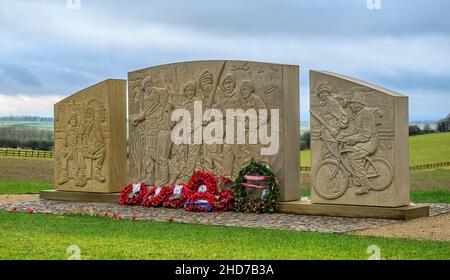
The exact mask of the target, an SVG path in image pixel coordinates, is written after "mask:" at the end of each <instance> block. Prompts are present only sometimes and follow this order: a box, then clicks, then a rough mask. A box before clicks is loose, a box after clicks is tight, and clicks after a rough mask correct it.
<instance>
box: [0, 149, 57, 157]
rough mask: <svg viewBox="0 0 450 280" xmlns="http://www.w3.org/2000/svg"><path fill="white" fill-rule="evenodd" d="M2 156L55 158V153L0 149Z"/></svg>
mask: <svg viewBox="0 0 450 280" xmlns="http://www.w3.org/2000/svg"><path fill="white" fill-rule="evenodd" d="M0 156H4V157H24V158H53V157H54V153H53V151H32V150H20V149H14V150H13V149H0Z"/></svg>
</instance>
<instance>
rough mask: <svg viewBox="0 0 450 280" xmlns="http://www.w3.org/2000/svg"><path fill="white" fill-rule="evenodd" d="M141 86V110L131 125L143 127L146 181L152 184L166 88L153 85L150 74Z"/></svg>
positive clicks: (165, 101)
mask: <svg viewBox="0 0 450 280" xmlns="http://www.w3.org/2000/svg"><path fill="white" fill-rule="evenodd" d="M141 88H142V90H143V91H144V97H143V101H142V111H141V112H140V113H139V114H138V116H137V117H136V118H135V119H134V120H133V125H134V126H138V125H139V124H140V123H141V122H142V123H143V124H144V129H145V143H146V145H145V147H146V150H145V159H146V163H145V174H147V175H148V177H147V178H146V179H147V183H148V184H150V185H154V183H155V174H156V170H157V163H158V125H159V122H160V121H161V118H162V115H163V112H164V109H165V106H164V104H167V98H168V94H167V90H166V89H165V88H158V87H156V86H155V85H154V83H153V79H152V77H151V76H147V77H146V78H144V79H143V80H142V83H141Z"/></svg>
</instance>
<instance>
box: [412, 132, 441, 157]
mask: <svg viewBox="0 0 450 280" xmlns="http://www.w3.org/2000/svg"><path fill="white" fill-rule="evenodd" d="M409 149H410V165H421V164H427V163H435V162H448V161H450V133H448V132H447V133H433V134H426V135H417V136H412V137H410V138H409Z"/></svg>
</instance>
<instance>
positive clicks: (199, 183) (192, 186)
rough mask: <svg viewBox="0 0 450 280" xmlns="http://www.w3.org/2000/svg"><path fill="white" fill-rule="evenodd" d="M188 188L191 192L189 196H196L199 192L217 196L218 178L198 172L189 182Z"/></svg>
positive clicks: (208, 173) (207, 173)
mask: <svg viewBox="0 0 450 280" xmlns="http://www.w3.org/2000/svg"><path fill="white" fill-rule="evenodd" d="M187 188H188V190H189V196H191V195H194V194H196V193H197V192H207V193H209V194H215V193H216V192H217V179H216V176H214V174H212V173H210V172H207V171H205V172H202V171H197V172H195V174H194V176H193V177H192V179H191V180H190V181H189V183H188V185H187Z"/></svg>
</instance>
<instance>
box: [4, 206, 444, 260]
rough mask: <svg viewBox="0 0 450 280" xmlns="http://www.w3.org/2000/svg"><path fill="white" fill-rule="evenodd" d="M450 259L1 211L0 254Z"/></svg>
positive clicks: (210, 229)
mask: <svg viewBox="0 0 450 280" xmlns="http://www.w3.org/2000/svg"><path fill="white" fill-rule="evenodd" d="M71 245H76V246H78V247H79V248H80V250H81V258H82V259H239V260H241V259H256V260H265V259H359V260H365V259H367V258H368V257H369V254H368V253H367V248H368V247H369V246H371V245H377V246H379V247H380V248H381V257H382V259H389V260H391V259H448V257H449V256H450V242H436V241H415V240H408V239H389V238H378V237H362V236H353V235H346V234H323V233H308V232H293V231H281V230H267V229H246V228H235V227H218V226H206V225H188V224H178V223H172V224H169V223H157V222H132V221H129V220H127V221H114V220H111V219H104V218H97V217H82V216H52V215H47V216H46V215H40V214H19V213H11V212H0V259H67V258H68V256H69V255H68V253H67V252H66V250H67V248H68V247H69V246H71Z"/></svg>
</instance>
